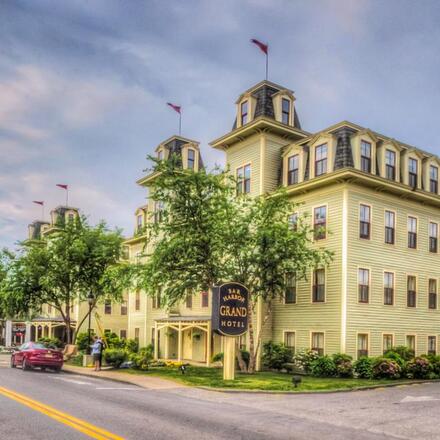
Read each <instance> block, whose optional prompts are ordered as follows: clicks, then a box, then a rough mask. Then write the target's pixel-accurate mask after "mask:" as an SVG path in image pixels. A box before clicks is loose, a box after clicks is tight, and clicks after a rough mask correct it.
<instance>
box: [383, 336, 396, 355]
mask: <svg viewBox="0 0 440 440" xmlns="http://www.w3.org/2000/svg"><path fill="white" fill-rule="evenodd" d="M393 340H394V337H393V335H390V334H387V335H383V337H382V348H383V354H385V353H386V352H387V351H388V350H391V349H392V348H393Z"/></svg>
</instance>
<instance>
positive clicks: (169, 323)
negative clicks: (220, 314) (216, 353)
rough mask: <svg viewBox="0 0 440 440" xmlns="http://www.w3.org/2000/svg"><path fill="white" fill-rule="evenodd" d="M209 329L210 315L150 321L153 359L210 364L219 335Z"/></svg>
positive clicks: (218, 341)
mask: <svg viewBox="0 0 440 440" xmlns="http://www.w3.org/2000/svg"><path fill="white" fill-rule="evenodd" d="M216 336H217V335H213V333H212V331H211V317H210V316H209V317H207V316H206V317H205V316H172V317H168V318H161V319H157V320H156V321H155V323H154V336H153V345H154V359H155V360H159V359H162V360H176V361H178V362H182V361H189V362H191V363H196V364H199V365H200V364H204V365H206V366H208V367H209V366H210V364H211V357H212V353H213V350H214V349H215V348H216V347H217V346H219V347H220V345H219V344H220V337H219V336H217V338H216Z"/></svg>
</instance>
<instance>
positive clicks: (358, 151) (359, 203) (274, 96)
mask: <svg viewBox="0 0 440 440" xmlns="http://www.w3.org/2000/svg"><path fill="white" fill-rule="evenodd" d="M211 146H212V147H213V148H216V149H219V150H222V151H224V152H225V156H226V164H227V166H228V167H229V169H230V170H231V172H232V173H234V174H235V175H236V176H237V177H239V178H240V179H241V185H240V186H239V188H238V190H239V191H240V192H244V193H248V194H250V195H252V196H259V195H263V194H268V193H271V192H272V191H274V190H275V189H276V188H277V187H278V186H280V185H282V186H284V187H285V188H286V190H287V191H288V193H289V195H290V196H291V197H292V200H293V201H295V202H297V203H298V204H300V206H299V208H298V211H299V212H298V213H299V214H301V213H308V214H309V217H308V218H309V219H310V222H311V223H312V225H313V226H314V227H315V228H316V229H317V230H321V227H322V226H325V228H326V231H327V232H326V233H325V234H322V233H321V234H319V233H318V234H316V236H315V239H314V243H313V246H319V247H326V248H328V249H330V250H332V251H333V252H334V260H333V262H332V263H331V265H330V266H329V267H328V268H327V269H325V270H324V269H322V270H317V271H314V272H313V273H310V275H309V276H308V278H307V280H300V281H298V282H297V283H295V282H292V284H291V286H289V289H288V291H287V292H286V295H285V299H284V300H283V301H278V302H277V304H276V305H275V307H274V309H273V313H272V315H271V318H270V320H269V321H268V322H267V323H266V324H265V328H264V329H263V339H264V341H269V340H273V341H277V342H284V343H286V344H287V345H288V346H291V347H292V348H295V349H302V348H304V349H309V348H311V349H315V350H317V351H319V352H320V353H325V354H332V353H336V352H344V353H347V354H349V355H352V356H353V357H354V358H357V357H359V356H361V355H364V354H368V355H371V356H376V355H380V354H381V353H383V351H384V350H386V349H387V348H389V347H391V346H395V345H406V346H408V347H410V348H411V349H412V350H414V351H415V353H416V354H423V353H427V352H430V353H433V352H438V350H439V337H440V320H439V318H440V311H439V308H438V288H439V282H440V280H439V277H440V266H439V262H440V256H439V243H438V234H439V223H440V209H439V208H440V195H439V184H438V170H439V166H440V161H439V159H438V158H437V157H436V156H434V155H433V154H430V153H427V152H425V151H422V150H420V149H418V148H415V147H413V146H411V145H407V144H405V143H403V142H400V141H397V140H395V139H393V138H390V137H388V136H385V135H382V134H379V133H376V132H374V131H372V130H370V129H367V128H364V127H360V126H359V125H356V124H353V123H350V122H348V121H343V122H340V123H338V124H335V125H333V126H331V127H328V128H326V129H324V130H322V131H320V132H317V133H308V132H306V131H304V130H303V129H302V128H301V125H300V123H299V118H298V115H297V112H296V110H295V96H294V93H293V92H292V91H291V90H288V89H286V88H284V87H282V86H279V85H277V84H274V83H271V82H269V81H263V82H260V83H258V84H257V85H255V86H254V87H252V88H250V89H249V90H247V91H246V92H244V93H243V94H242V95H241V96H240V97H239V98H238V100H237V101H236V117H235V120H234V124H233V128H232V130H231V131H230V132H228V133H227V134H225V135H224V136H222V137H220V138H218V139H216V140H214V141H213V142H212V143H211ZM156 152H157V154H158V156H159V157H164V158H166V156H167V155H168V154H169V153H170V152H174V153H176V154H178V155H180V156H181V158H182V165H183V167H189V168H193V169H195V170H197V169H199V168H200V167H202V166H203V163H202V159H201V156H200V151H199V145H198V143H197V142H195V141H192V140H190V139H185V138H182V137H180V136H173V137H172V138H170V139H168V140H167V141H165V142H163V143H162V144H160V145H159V146H158V148H157V150H156ZM152 178H154V175H153V176H152V175H149V176H145V177H143V178H141V179H140V180H138V182H137V183H138V184H139V185H142V186H144V187H146V188H148V185H149V182H151V179H152ZM298 213H292V221H295V215H296V214H298ZM159 215H160V207H158V206H154V205H153V202H152V201H151V200H150V201H149V202H148V204H147V205H146V206H142V207H141V208H139V209H138V210H137V211H136V216H135V218H136V231H138V232H137V233H136V234H135V235H134V236H133V237H132V238H131V239H129V240H127V241H126V244H127V246H128V248H129V255H130V259H131V261H133V262H134V261H137V260H139V259H142V258H148V253H149V252H151V249H145V248H144V237H143V236H142V228H143V226H144V225H145V222H147V221H155V220H158V216H159ZM210 306H211V299H210V298H208V296H207V294H206V293H200V294H198V295H194V296H192V297H188V299H187V301H186V303H185V304H181V305H180V306H178V307H176V309H175V310H162V309H160V308H158V307H157V301H156V299H154V298H147V297H146V296H145V295H144V294H142V292H130V294H129V313H128V333H129V335H128V336H129V337H132V338H137V339H139V341H140V345H141V346H143V345H146V344H149V343H153V344H155V351H156V356H157V357H160V358H172V359H182V360H190V361H191V360H192V361H198V362H206V363H207V364H209V360H210V357H211V355H212V354H214V353H216V352H218V351H221V342H220V338H219V337H218V336H217V335H215V334H212V332H211V329H210ZM257 325H260V324H259V320H258V317H257ZM241 345H242V346H246V338H242V340H241Z"/></svg>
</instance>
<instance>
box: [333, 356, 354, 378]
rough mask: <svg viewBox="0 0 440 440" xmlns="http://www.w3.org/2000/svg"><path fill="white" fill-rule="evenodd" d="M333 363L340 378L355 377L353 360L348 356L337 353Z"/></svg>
mask: <svg viewBox="0 0 440 440" xmlns="http://www.w3.org/2000/svg"><path fill="white" fill-rule="evenodd" d="M332 358H333V361H334V363H335V365H336V374H337V376H339V377H353V362H352V360H353V358H352V357H351V356H349V355H348V354H344V353H335V354H334V355H333V356H332Z"/></svg>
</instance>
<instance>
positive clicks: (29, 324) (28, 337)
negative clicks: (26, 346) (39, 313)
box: [24, 322, 32, 342]
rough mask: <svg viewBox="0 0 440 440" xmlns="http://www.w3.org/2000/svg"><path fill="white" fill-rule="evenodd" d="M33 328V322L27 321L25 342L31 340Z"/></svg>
mask: <svg viewBox="0 0 440 440" xmlns="http://www.w3.org/2000/svg"><path fill="white" fill-rule="evenodd" d="M31 329H32V324H31V323H30V322H27V323H26V332H25V334H24V342H30V340H31Z"/></svg>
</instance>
